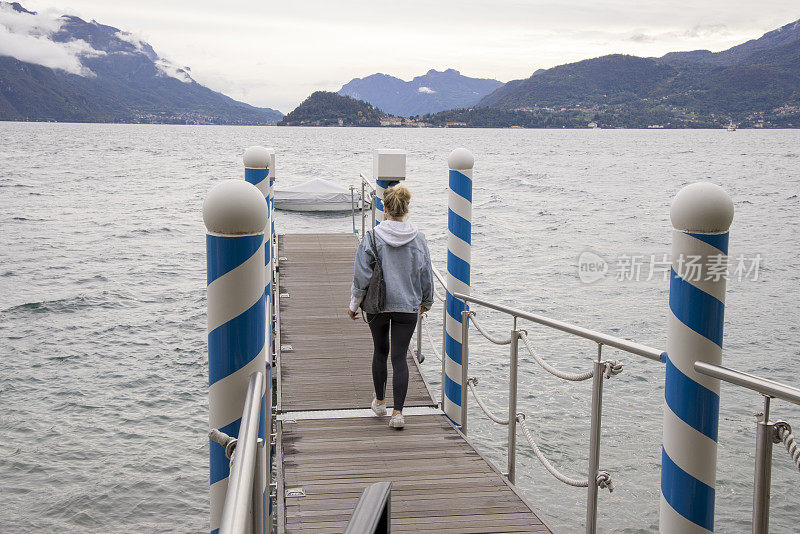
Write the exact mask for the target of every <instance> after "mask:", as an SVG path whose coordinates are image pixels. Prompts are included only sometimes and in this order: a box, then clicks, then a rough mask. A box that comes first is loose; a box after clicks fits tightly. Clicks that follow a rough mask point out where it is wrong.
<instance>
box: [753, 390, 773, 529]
mask: <svg viewBox="0 0 800 534" xmlns="http://www.w3.org/2000/svg"><path fill="white" fill-rule="evenodd" d="M769 403H770V397H769V396H768V395H764V413H763V414H757V417H758V423H757V430H756V469H755V478H754V484H753V485H754V489H753V534H767V533H768V532H769V500H770V485H771V483H772V443H773V437H774V436H775V424H774V423H772V422H770V420H769Z"/></svg>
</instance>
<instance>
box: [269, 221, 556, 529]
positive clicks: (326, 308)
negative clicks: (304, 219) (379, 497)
mask: <svg viewBox="0 0 800 534" xmlns="http://www.w3.org/2000/svg"><path fill="white" fill-rule="evenodd" d="M356 246H357V240H356V238H355V236H353V235H350V234H289V235H281V236H279V238H278V257H279V276H278V287H277V288H276V292H277V293H278V295H279V306H278V308H279V339H278V343H279V345H280V347H278V348H279V350H278V358H277V373H276V374H277V385H278V387H277V411H278V421H277V428H276V432H277V437H276V447H275V449H276V472H277V503H278V507H277V513H276V524H277V527H278V532H279V533H281V534H284V533H285V534H290V533H295V532H297V533H308V532H319V533H328V532H330V533H333V532H342V531H343V530H344V528H345V526H346V525H347V522H348V520H349V518H350V515H351V513H352V511H353V509H354V508H355V505H356V502H357V501H358V498H359V496H360V495H361V492H362V491H363V490H364V488H366V487H367V486H368V485H370V484H372V483H374V482H381V481H391V482H392V501H391V511H392V513H391V524H392V531H393V532H431V533H432V532H446V533H457V532H458V533H473V532H474V533H477V532H487V533H489V532H492V533H500V532H550V530H549V529H548V528H547V526H545V525H544V524H543V523H542V521H541V520H540V518H539V517H538V516H537V514H536V513H535V512H534V509H533V507H532V506H531V505H530V503H528V502H527V501H526V500H525V499H524V497H523V496H522V495H520V493H519V492H518V491H517V489H516V488H515V487H514V486H513V485H512V484H510V483H509V482H508V481H507V480H506V478H505V477H503V476H502V474H501V473H500V472H499V471H497V469H496V468H495V467H494V466H493V465H492V464H491V463H490V462H489V461H488V460H486V458H484V457H483V456H482V455H481V454H480V453H479V452H478V451H477V450H476V449H475V447H474V446H473V445H472V443H470V442H469V441H468V440H467V439H466V438H465V437H464V436H463V435H462V434H461V433H460V432H459V431H458V430H457V429H456V428H455V427H454V426H453V425H452V423H451V422H450V421H449V419H447V417H445V416H444V415H443V414H442V413H441V411H439V410H438V405H437V403H436V402H434V398H435V397H434V395H433V394H432V392H431V390H430V387H429V386H428V384H427V382H426V381H425V379H424V376H423V375H422V373H421V372H420V369H419V364H418V363H417V361H416V359H415V358H413V356H412V355H411V353H410V351H409V356H408V363H409V389H408V395H407V399H406V404H405V405H406V407H407V408H408V409H406V410H405V413H406V414H407V415H406V427H405V429H403V430H400V431H397V430H394V429H391V428H389V427H388V425H387V423H388V418H386V417H377V416H375V415H374V414H372V412H371V411H370V410H368V408H369V404H370V402H371V400H372V395H373V389H372V375H371V362H372V339H371V336H370V334H369V329H368V327H367V326H366V325H365V324H364V323H363V321H351V320H350V319H349V318H348V317H347V304H348V303H349V298H350V297H349V295H350V284H351V282H352V277H353V258H354V254H355V247H356ZM387 404H389V405H391V404H392V399H391V364H389V382H388V383H387Z"/></svg>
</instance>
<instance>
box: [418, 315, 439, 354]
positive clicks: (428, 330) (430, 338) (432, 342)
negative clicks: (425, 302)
mask: <svg viewBox="0 0 800 534" xmlns="http://www.w3.org/2000/svg"><path fill="white" fill-rule="evenodd" d="M426 317H427V316H426V315H425V314H424V313H423V314H422V320H421V321H420V323H419V327H420V328H422V329H423V330H425V333H426V334H427V335H428V341H430V343H431V350H433V355H434V356H436V359H437V360H439V361H440V362H441V361H442V355H441V354H439V351H438V350H436V343H434V341H433V336H432V335H431V329H430V328H424V325H425V318H426Z"/></svg>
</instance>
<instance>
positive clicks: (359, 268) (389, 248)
mask: <svg viewBox="0 0 800 534" xmlns="http://www.w3.org/2000/svg"><path fill="white" fill-rule="evenodd" d="M373 235H374V237H375V246H376V248H377V252H378V257H379V258H380V260H381V267H383V279H384V280H385V282H386V309H385V310H384V311H387V312H404V313H417V311H418V310H419V307H420V306H425V307H426V308H430V307H431V306H432V305H433V271H432V270H431V256H430V252H428V243H427V242H426V241H425V236H424V235H422V233H421V232H419V231H418V230H417V229H416V228H415V227H414V226H413V225H412V224H409V223H407V222H400V221H390V220H386V221H383V222H381V224H380V225H378V226H377V227H376V228H375V230H374V231H373ZM371 241H372V240H371V239H370V236H369V235H366V236H364V239H362V240H361V244H360V245H359V246H358V250H357V251H356V260H355V266H354V268H353V271H354V273H353V286H352V288H351V290H350V293H351V298H350V310H352V311H356V310H357V309H358V306H359V304H361V301H362V300H364V295H365V294H366V292H367V286H369V279H370V277H372V266H373V264H374V262H375V256H374V254H373V251H372V246H371V245H370V242H371Z"/></svg>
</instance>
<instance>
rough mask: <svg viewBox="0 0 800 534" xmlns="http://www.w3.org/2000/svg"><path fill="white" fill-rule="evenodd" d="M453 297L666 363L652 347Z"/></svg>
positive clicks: (478, 300) (468, 297)
mask: <svg viewBox="0 0 800 534" xmlns="http://www.w3.org/2000/svg"><path fill="white" fill-rule="evenodd" d="M452 295H453V296H454V297H455V298H457V299H459V300H462V301H464V302H472V303H474V304H479V305H481V306H484V307H486V308H491V309H493V310H496V311H499V312H503V313H507V314H508V315H512V316H514V317H518V318H520V319H525V320H527V321H532V322H534V323H538V324H541V325H543V326H548V327H550V328H554V329H556V330H560V331H562V332H566V333H568V334H572V335H575V336H578V337H582V338H585V339H590V340H592V341H594V342H595V343H600V344H602V345H607V346H609V347H614V348H616V349H620V350H623V351H625V352H629V353H631V354H637V355H639V356H644V357H645V358H648V359H650V360H655V361H657V362H662V363H663V362H664V361H665V355H666V352H664V351H662V350H658V349H654V348H652V347H648V346H647V345H642V344H641V343H636V342H634V341H628V340H627V339H622V338H619V337H615V336H610V335H608V334H603V333H602V332H597V331H595V330H589V329H588V328H583V327H581V326H576V325H573V324H570V323H565V322H563V321H558V320H556V319H551V318H549V317H545V316H544V315H536V314H533V313H528V312H525V311H522V310H519V309H517V308H511V307H509V306H504V305H502V304H495V303H493V302H489V301H488V300H484V299H481V298H478V297H473V296H471V295H465V294H463V293H453V294H452Z"/></svg>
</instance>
